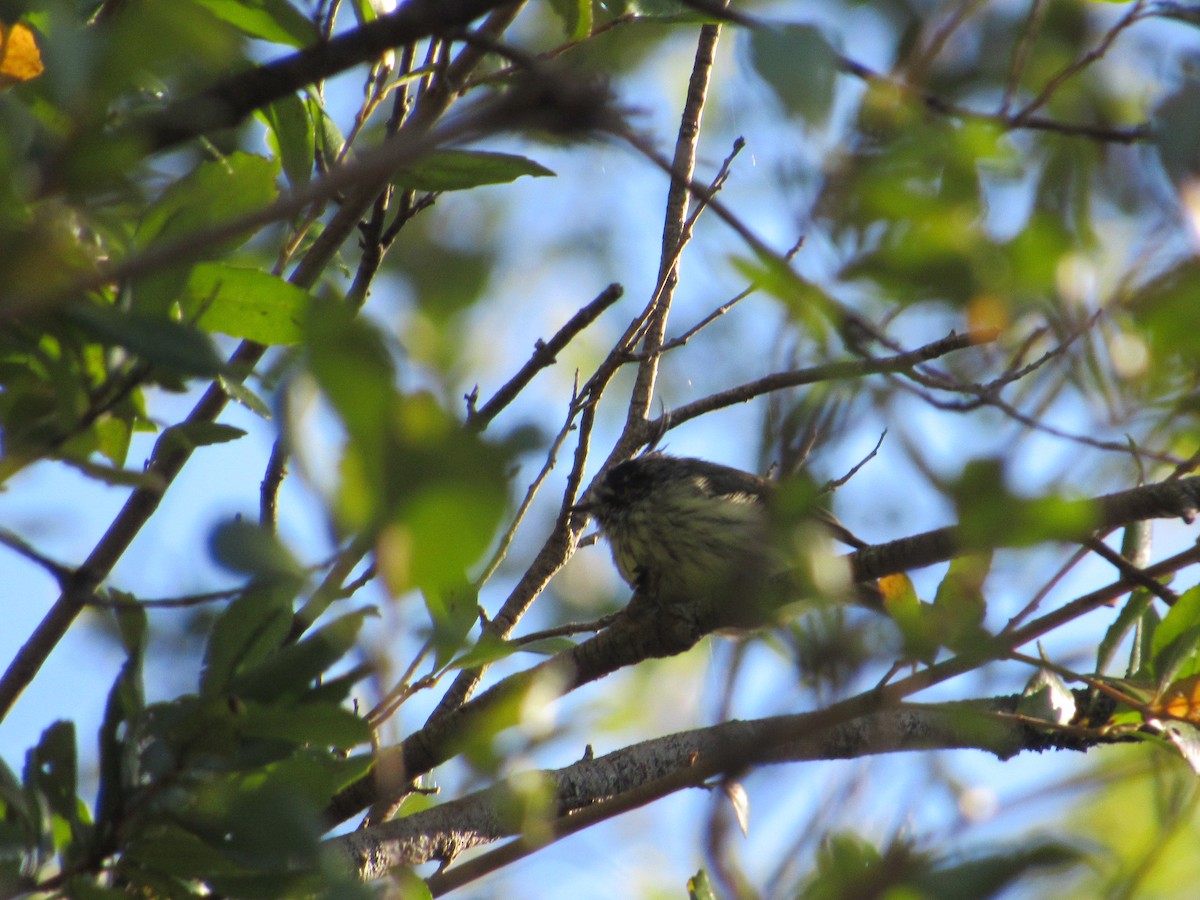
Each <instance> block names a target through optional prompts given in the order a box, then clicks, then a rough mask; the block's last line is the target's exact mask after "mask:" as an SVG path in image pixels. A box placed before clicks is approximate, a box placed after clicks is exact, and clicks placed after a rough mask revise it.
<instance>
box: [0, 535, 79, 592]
mask: <svg viewBox="0 0 1200 900" xmlns="http://www.w3.org/2000/svg"><path fill="white" fill-rule="evenodd" d="M0 544H3V545H4V546H5V547H8V548H9V549H10V550H12V551H13V552H15V553H17V554H19V555H21V556H23V557H25V558H26V559H27V560H29V561H30V562H32V563H36V564H37V565H39V566H41V567H42V568H43V569H45V570H46V571H47V572H48V573H49V574H50V575H51V577H53V578H54V580H55V581H57V582H58V586H59V587H60V588H65V587H66V585H67V582H68V581H70V579H71V576H72V575H73V574H74V571H73V570H72V569H71V568H70V567H69V566H64V565H63V564H62V563H59V562H55V561H54V560H53V559H51V558H50V557H48V556H46V554H44V553H42V552H40V551H38V550H36V549H34V547H33V545H31V544H30V543H29V542H28V541H26V540H25V539H24V538H22V537H21V536H20V535H17V534H14V533H13V532H11V531H9V530H8V529H7V528H0Z"/></svg>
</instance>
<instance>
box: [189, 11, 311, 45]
mask: <svg viewBox="0 0 1200 900" xmlns="http://www.w3.org/2000/svg"><path fill="white" fill-rule="evenodd" d="M193 2H195V3H198V4H199V5H200V6H203V7H204V8H206V9H207V10H209V12H211V13H212V14H213V15H215V16H216V17H217V18H219V19H222V20H223V21H226V22H228V23H229V24H230V25H233V26H234V27H235V28H237V29H238V30H239V31H241V32H242V33H243V34H246V35H248V36H249V37H252V38H259V39H260V40H264V41H271V42H272V43H275V44H287V45H288V46H291V47H296V48H304V47H307V46H308V45H309V44H312V43H315V42H316V40H317V38H318V36H319V35H318V34H317V28H316V26H315V25H313V23H312V22H310V21H309V20H308V19H306V18H305V17H304V15H303V14H302V13H301V12H300V10H298V9H296V7H294V6H292V4H290V3H288V2H287V0H193Z"/></svg>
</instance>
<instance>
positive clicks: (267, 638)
mask: <svg viewBox="0 0 1200 900" xmlns="http://www.w3.org/2000/svg"><path fill="white" fill-rule="evenodd" d="M294 597H295V590H294V585H293V584H289V583H286V582H281V583H274V584H260V585H254V586H252V587H250V588H248V589H246V590H245V591H243V592H242V593H241V594H240V595H239V596H237V597H236V598H234V599H233V600H232V601H231V602H230V603H229V604H228V605H227V606H226V607H225V609H223V610H222V611H221V614H220V615H219V616H218V617H217V619H216V621H215V622H213V625H212V633H211V634H210V636H209V639H208V644H207V645H206V646H205V649H204V667H203V669H202V670H201V673H200V693H201V695H202V696H206V697H211V696H215V695H216V694H219V693H221V692H223V691H224V690H225V688H226V686H227V685H228V684H229V681H230V679H231V678H233V676H234V675H236V674H237V673H238V672H239V671H241V670H242V669H243V668H245V667H247V666H252V665H256V664H258V663H259V662H261V661H262V660H264V659H266V658H267V656H269V655H270V654H271V653H273V652H275V651H276V650H278V649H279V647H280V646H282V644H283V641H284V639H285V638H286V637H287V635H288V632H289V631H290V630H291V628H292V600H293V599H294Z"/></svg>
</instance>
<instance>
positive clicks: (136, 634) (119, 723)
mask: <svg viewBox="0 0 1200 900" xmlns="http://www.w3.org/2000/svg"><path fill="white" fill-rule="evenodd" d="M116 615H117V622H118V626H119V631H120V634H121V639H122V643H123V644H124V646H125V649H126V652H127V653H128V654H129V658H128V659H127V660H126V661H125V664H124V665H123V666H122V667H121V671H120V673H119V674H118V675H117V679H116V681H115V682H113V686H112V689H111V690H110V691H109V694H108V702H107V704H106V706H105V710H104V721H103V723H102V724H101V726H100V767H99V768H100V787H99V790H98V792H97V797H96V821H97V823H98V824H99V826H100V829H101V831H102V832H103V831H107V830H110V829H111V830H113V831H115V830H116V829H118V828H119V827H120V823H121V817H122V815H123V814H124V813H125V809H126V805H127V803H128V798H129V796H130V794H131V792H132V791H134V790H135V789H136V788H137V787H138V786H139V783H140V781H141V779H140V776H141V771H140V767H139V765H138V757H139V752H140V749H141V748H140V747H139V746H138V742H137V741H135V740H132V739H131V738H130V735H132V734H133V733H134V731H135V729H136V725H137V722H138V720H139V719H140V717H141V715H142V712H143V711H144V710H145V707H146V695H145V686H144V684H143V674H142V664H143V657H144V655H145V650H146V641H147V631H148V628H149V621H148V618H147V616H146V611H145V610H144V609H143V608H141V607H138V606H134V605H129V606H126V607H124V608H120V609H118V610H117V612H116Z"/></svg>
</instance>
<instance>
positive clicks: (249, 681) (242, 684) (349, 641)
mask: <svg viewBox="0 0 1200 900" xmlns="http://www.w3.org/2000/svg"><path fill="white" fill-rule="evenodd" d="M372 614H373V613H372V612H371V611H370V610H358V611H356V612H353V613H350V614H349V615H346V616H343V617H341V618H340V619H335V620H334V621H333V622H330V623H329V624H328V625H326V626H325V627H323V628H320V629H318V630H317V631H315V632H313V633H312V634H310V635H309V636H308V637H306V638H304V639H303V640H301V641H299V642H297V643H295V644H289V645H288V646H286V647H284V648H283V649H281V650H279V651H278V652H277V653H273V654H271V655H270V656H268V657H266V658H265V659H264V660H263V661H262V662H259V663H257V664H255V665H253V666H249V667H247V668H245V669H243V670H242V671H241V672H239V673H238V674H237V675H235V676H234V678H233V680H232V681H231V682H230V685H229V691H230V693H233V694H235V695H237V696H240V697H244V698H245V699H246V700H258V701H261V702H263V703H267V702H271V701H276V700H282V699H285V698H290V699H297V698H299V697H302V696H303V695H304V694H305V693H307V691H308V690H309V689H310V688H311V686H312V683H313V682H314V681H315V680H316V679H317V678H318V677H320V676H321V675H322V674H323V673H324V672H325V671H326V670H327V669H328V668H329V667H330V666H332V665H333V664H334V663H335V662H337V661H338V660H339V659H341V658H342V657H343V656H345V655H346V654H347V653H349V652H350V650H351V649H353V648H354V642H355V638H357V636H358V632H359V629H361V628H362V623H363V620H364V619H365V618H366V617H367V616H368V615H372Z"/></svg>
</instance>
